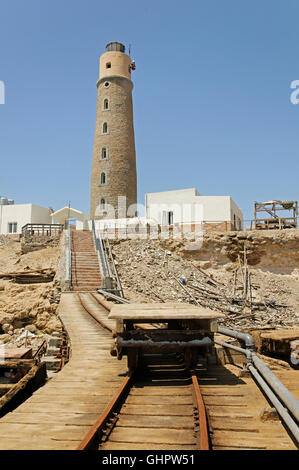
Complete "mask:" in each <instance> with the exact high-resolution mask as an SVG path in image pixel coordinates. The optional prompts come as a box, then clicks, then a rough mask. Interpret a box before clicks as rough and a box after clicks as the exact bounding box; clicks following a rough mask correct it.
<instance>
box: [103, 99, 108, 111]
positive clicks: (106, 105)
mask: <svg viewBox="0 0 299 470" xmlns="http://www.w3.org/2000/svg"><path fill="white" fill-rule="evenodd" d="M104 109H109V100H108V99H107V98H105V99H104Z"/></svg>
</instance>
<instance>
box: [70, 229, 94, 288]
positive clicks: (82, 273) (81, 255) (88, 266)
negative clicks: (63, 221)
mask: <svg viewBox="0 0 299 470" xmlns="http://www.w3.org/2000/svg"><path fill="white" fill-rule="evenodd" d="M71 237H72V238H71V251H72V291H92V290H95V289H98V288H100V287H101V274H100V268H99V261H98V255H97V252H96V250H95V247H94V242H93V236H92V232H90V231H85V230H84V231H73V232H72V235H71Z"/></svg>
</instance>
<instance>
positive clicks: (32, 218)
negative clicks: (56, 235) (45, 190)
mask: <svg viewBox="0 0 299 470" xmlns="http://www.w3.org/2000/svg"><path fill="white" fill-rule="evenodd" d="M50 223H51V210H50V209H49V208H45V207H40V206H36V205H35V204H14V201H13V200H10V199H7V198H4V197H1V198H0V234H1V235H7V234H20V233H22V227H23V226H24V225H26V224H50Z"/></svg>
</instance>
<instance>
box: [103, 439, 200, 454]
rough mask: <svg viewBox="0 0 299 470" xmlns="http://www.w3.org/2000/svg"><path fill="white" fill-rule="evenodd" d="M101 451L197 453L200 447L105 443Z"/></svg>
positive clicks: (193, 445) (194, 445)
mask: <svg viewBox="0 0 299 470" xmlns="http://www.w3.org/2000/svg"><path fill="white" fill-rule="evenodd" d="M100 450H172V451H176V450H192V451H194V452H196V451H197V450H198V447H197V446H196V444H192V445H191V444H190V445H182V444H162V443H160V444H153V443H150V444H145V443H143V444H139V443H137V442H134V443H132V442H110V441H108V442H105V443H104V444H102V445H101V448H100Z"/></svg>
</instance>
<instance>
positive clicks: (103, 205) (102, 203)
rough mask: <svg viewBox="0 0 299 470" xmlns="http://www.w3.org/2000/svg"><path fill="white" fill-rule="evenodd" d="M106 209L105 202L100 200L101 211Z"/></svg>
mask: <svg viewBox="0 0 299 470" xmlns="http://www.w3.org/2000/svg"><path fill="white" fill-rule="evenodd" d="M105 207H106V201H105V199H104V198H102V199H101V209H105Z"/></svg>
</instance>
